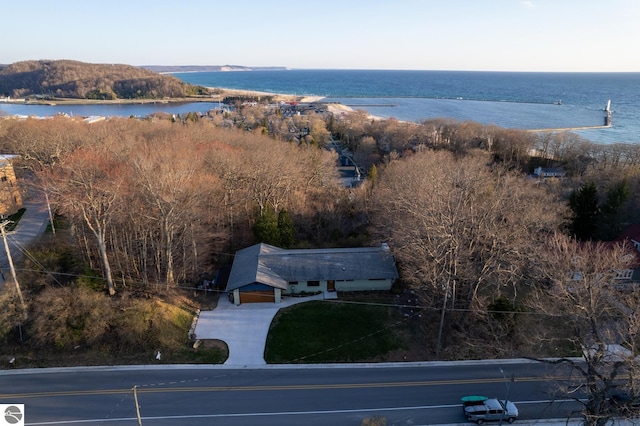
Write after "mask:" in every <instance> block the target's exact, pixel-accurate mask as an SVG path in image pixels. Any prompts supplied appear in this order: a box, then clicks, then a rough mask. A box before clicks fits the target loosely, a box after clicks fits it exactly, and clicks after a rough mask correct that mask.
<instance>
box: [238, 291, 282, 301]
mask: <svg viewBox="0 0 640 426" xmlns="http://www.w3.org/2000/svg"><path fill="white" fill-rule="evenodd" d="M275 301H276V298H275V293H274V291H273V290H263V291H241V292H240V303H266V302H271V303H274V302H275Z"/></svg>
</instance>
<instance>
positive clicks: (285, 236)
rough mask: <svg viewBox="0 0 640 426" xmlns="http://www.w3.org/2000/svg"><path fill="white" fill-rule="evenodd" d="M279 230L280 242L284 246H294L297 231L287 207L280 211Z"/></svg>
mask: <svg viewBox="0 0 640 426" xmlns="http://www.w3.org/2000/svg"><path fill="white" fill-rule="evenodd" d="M278 231H279V232H280V244H282V247H284V248H290V247H292V246H293V245H294V244H295V242H296V231H295V228H294V226H293V220H291V216H289V212H287V210H286V209H282V210H280V213H278Z"/></svg>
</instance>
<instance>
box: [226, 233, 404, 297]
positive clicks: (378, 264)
mask: <svg viewBox="0 0 640 426" xmlns="http://www.w3.org/2000/svg"><path fill="white" fill-rule="evenodd" d="M395 278H398V270H397V269H396V265H395V260H394V259H393V256H392V255H391V252H390V251H389V249H388V248H386V247H383V246H380V247H357V248H332V249H299V250H285V249H281V248H278V247H274V246H270V245H268V244H256V245H254V246H251V247H247V248H245V249H242V250H240V251H238V252H237V253H236V257H235V259H234V261H233V266H232V268H231V274H230V275H229V282H228V284H227V291H232V290H235V289H236V288H240V287H243V286H245V285H249V284H253V283H256V282H258V283H261V284H265V285H268V286H271V287H276V288H281V289H287V285H288V283H289V282H292V281H313V280H317V281H326V280H336V281H340V280H366V279H395Z"/></svg>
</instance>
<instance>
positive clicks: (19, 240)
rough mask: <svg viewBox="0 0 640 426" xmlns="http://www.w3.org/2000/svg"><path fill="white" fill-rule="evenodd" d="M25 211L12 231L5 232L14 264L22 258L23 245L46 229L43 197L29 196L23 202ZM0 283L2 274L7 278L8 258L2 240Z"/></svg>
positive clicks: (47, 216)
mask: <svg viewBox="0 0 640 426" xmlns="http://www.w3.org/2000/svg"><path fill="white" fill-rule="evenodd" d="M23 207H24V208H25V212H24V214H23V215H22V217H21V218H20V222H19V223H18V226H17V227H16V229H15V230H14V231H11V232H9V233H7V242H8V244H9V251H10V252H11V258H12V260H13V263H14V265H15V264H16V263H17V262H18V261H19V260H20V259H22V256H23V255H24V249H25V247H26V246H27V245H28V244H29V243H30V242H31V241H32V240H34V239H35V238H37V237H39V236H40V235H42V234H43V233H44V231H45V230H46V229H47V223H48V220H49V212H48V210H47V204H46V202H45V201H44V197H42V196H40V194H36V195H34V196H30V197H29V198H28V199H27V200H26V201H24V202H23ZM0 270H1V272H2V274H0V285H2V284H4V276H6V277H7V278H8V276H9V274H11V272H10V270H9V260H8V258H7V252H6V250H5V248H4V242H1V241H0ZM3 275H4V276H3Z"/></svg>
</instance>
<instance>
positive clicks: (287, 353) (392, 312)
mask: <svg viewBox="0 0 640 426" xmlns="http://www.w3.org/2000/svg"><path fill="white" fill-rule="evenodd" d="M399 321H401V314H400V312H399V310H398V309H397V308H395V307H388V306H376V305H367V304H353V303H340V302H329V301H312V302H305V303H300V304H297V305H293V306H291V307H289V308H286V309H282V310H280V312H279V313H278V314H277V315H276V317H275V318H274V320H273V323H272V324H271V329H270V330H269V336H268V338H267V345H266V349H265V361H266V362H267V363H268V364H286V363H301V364H304V363H322V362H364V361H371V360H376V359H377V360H381V359H384V356H385V354H387V353H389V352H390V351H393V350H397V349H402V348H403V346H404V343H403V341H402V338H400V337H399V336H400V335H401V334H402V333H399V331H400V329H401V327H405V325H404V323H400V324H402V325H394V324H397V323H398V322H399Z"/></svg>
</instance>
